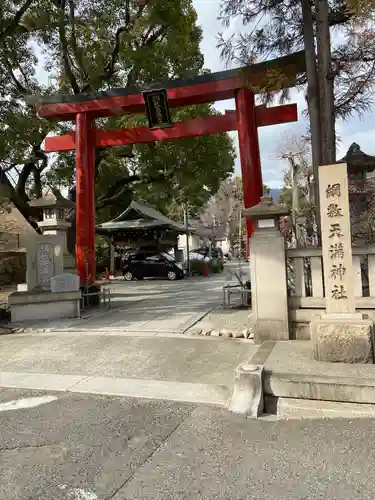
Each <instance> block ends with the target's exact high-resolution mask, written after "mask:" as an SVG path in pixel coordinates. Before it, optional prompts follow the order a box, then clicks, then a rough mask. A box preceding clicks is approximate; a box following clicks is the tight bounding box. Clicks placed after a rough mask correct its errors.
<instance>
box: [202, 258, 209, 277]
mask: <svg viewBox="0 0 375 500" xmlns="http://www.w3.org/2000/svg"><path fill="white" fill-rule="evenodd" d="M208 275H209V269H208V264H207V262H205V264H204V273H203V276H204V277H205V278H208Z"/></svg>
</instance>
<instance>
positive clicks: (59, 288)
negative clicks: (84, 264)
mask: <svg viewBox="0 0 375 500" xmlns="http://www.w3.org/2000/svg"><path fill="white" fill-rule="evenodd" d="M50 281H51V292H52V293H59V292H77V291H78V290H79V285H80V283H79V276H77V275H76V274H71V273H62V274H58V275H56V276H53V278H51V280H50Z"/></svg>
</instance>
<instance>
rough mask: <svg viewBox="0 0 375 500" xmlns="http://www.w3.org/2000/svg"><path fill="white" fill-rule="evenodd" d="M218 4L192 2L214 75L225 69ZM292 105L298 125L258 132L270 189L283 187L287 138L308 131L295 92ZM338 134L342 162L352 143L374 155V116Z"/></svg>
mask: <svg viewBox="0 0 375 500" xmlns="http://www.w3.org/2000/svg"><path fill="white" fill-rule="evenodd" d="M219 3H220V1H219V0H193V4H194V7H195V9H196V11H197V13H198V23H199V24H200V26H201V27H202V28H203V35H204V40H203V43H202V45H201V48H202V52H203V54H204V56H205V66H206V67H207V68H209V69H211V70H212V71H220V70H223V69H226V68H225V64H224V62H223V61H221V60H220V53H219V51H218V49H217V48H216V36H217V33H218V32H222V31H223V32H224V33H225V30H224V28H223V26H222V25H221V23H220V21H218V20H216V18H217V13H218V9H219ZM241 28H242V26H241V24H239V23H236V24H232V26H231V27H230V28H229V29H228V30H227V33H228V35H229V34H231V33H232V32H233V31H240V30H241ZM291 102H295V103H297V104H298V114H299V121H298V122H295V123H290V124H289V123H288V124H283V125H276V126H271V127H262V128H261V129H260V130H259V144H260V152H261V160H262V171H263V180H264V183H265V184H268V185H269V186H271V187H279V186H280V185H281V184H282V179H283V172H284V169H285V165H284V163H283V162H282V161H280V160H278V159H277V156H278V152H279V150H280V145H281V144H282V142H283V140H284V141H285V138H287V137H289V136H291V135H297V136H298V135H300V134H301V133H304V132H305V131H306V125H307V124H306V121H305V119H304V118H303V117H302V112H303V111H304V109H305V98H304V95H303V94H301V93H298V92H296V91H292V94H291ZM216 107H217V109H219V110H221V111H224V110H225V109H234V101H225V102H220V103H217V104H216ZM336 129H337V134H338V136H339V137H340V139H341V142H340V145H339V148H338V151H337V158H338V159H340V158H342V157H343V156H344V155H345V153H346V151H347V149H348V147H349V146H350V145H351V144H352V143H353V142H356V143H358V144H359V145H360V146H361V148H362V150H363V151H364V152H365V153H367V154H373V155H375V115H374V114H373V113H369V114H366V115H365V116H364V117H363V119H362V120H360V119H359V118H356V117H355V118H351V119H350V120H348V121H347V122H345V123H343V122H342V121H339V122H338V123H337V126H336ZM236 136H237V134H236V133H235V134H233V137H234V138H235V142H236V147H237V148H238V143H237V137H236ZM236 169H237V171H238V172H239V171H240V166H239V160H238V159H237V165H236Z"/></svg>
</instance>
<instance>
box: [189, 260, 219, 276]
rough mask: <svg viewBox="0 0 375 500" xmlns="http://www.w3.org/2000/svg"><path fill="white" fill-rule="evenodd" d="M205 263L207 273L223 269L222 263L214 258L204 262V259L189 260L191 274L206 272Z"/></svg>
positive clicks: (197, 274) (201, 274)
mask: <svg viewBox="0 0 375 500" xmlns="http://www.w3.org/2000/svg"><path fill="white" fill-rule="evenodd" d="M206 265H208V272H209V274H217V273H222V272H223V270H224V266H223V264H221V263H219V262H217V261H215V260H210V261H209V262H205V261H204V260H191V261H190V271H191V273H192V275H193V276H194V275H195V276H203V275H204V274H205V272H206Z"/></svg>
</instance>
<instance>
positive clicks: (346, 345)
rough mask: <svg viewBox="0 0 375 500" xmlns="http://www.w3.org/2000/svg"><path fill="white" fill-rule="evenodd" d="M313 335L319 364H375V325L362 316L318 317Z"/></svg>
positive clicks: (312, 322) (326, 315)
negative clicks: (374, 345)
mask: <svg viewBox="0 0 375 500" xmlns="http://www.w3.org/2000/svg"><path fill="white" fill-rule="evenodd" d="M310 333H311V340H312V344H313V355H314V359H316V360H317V361H326V362H331V363H374V348H373V335H374V323H373V321H372V320H371V319H370V318H368V317H365V316H363V315H362V314H358V313H355V314H353V315H351V314H346V315H338V314H323V315H321V316H318V315H317V316H315V317H314V319H313V320H312V321H311V324H310Z"/></svg>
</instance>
